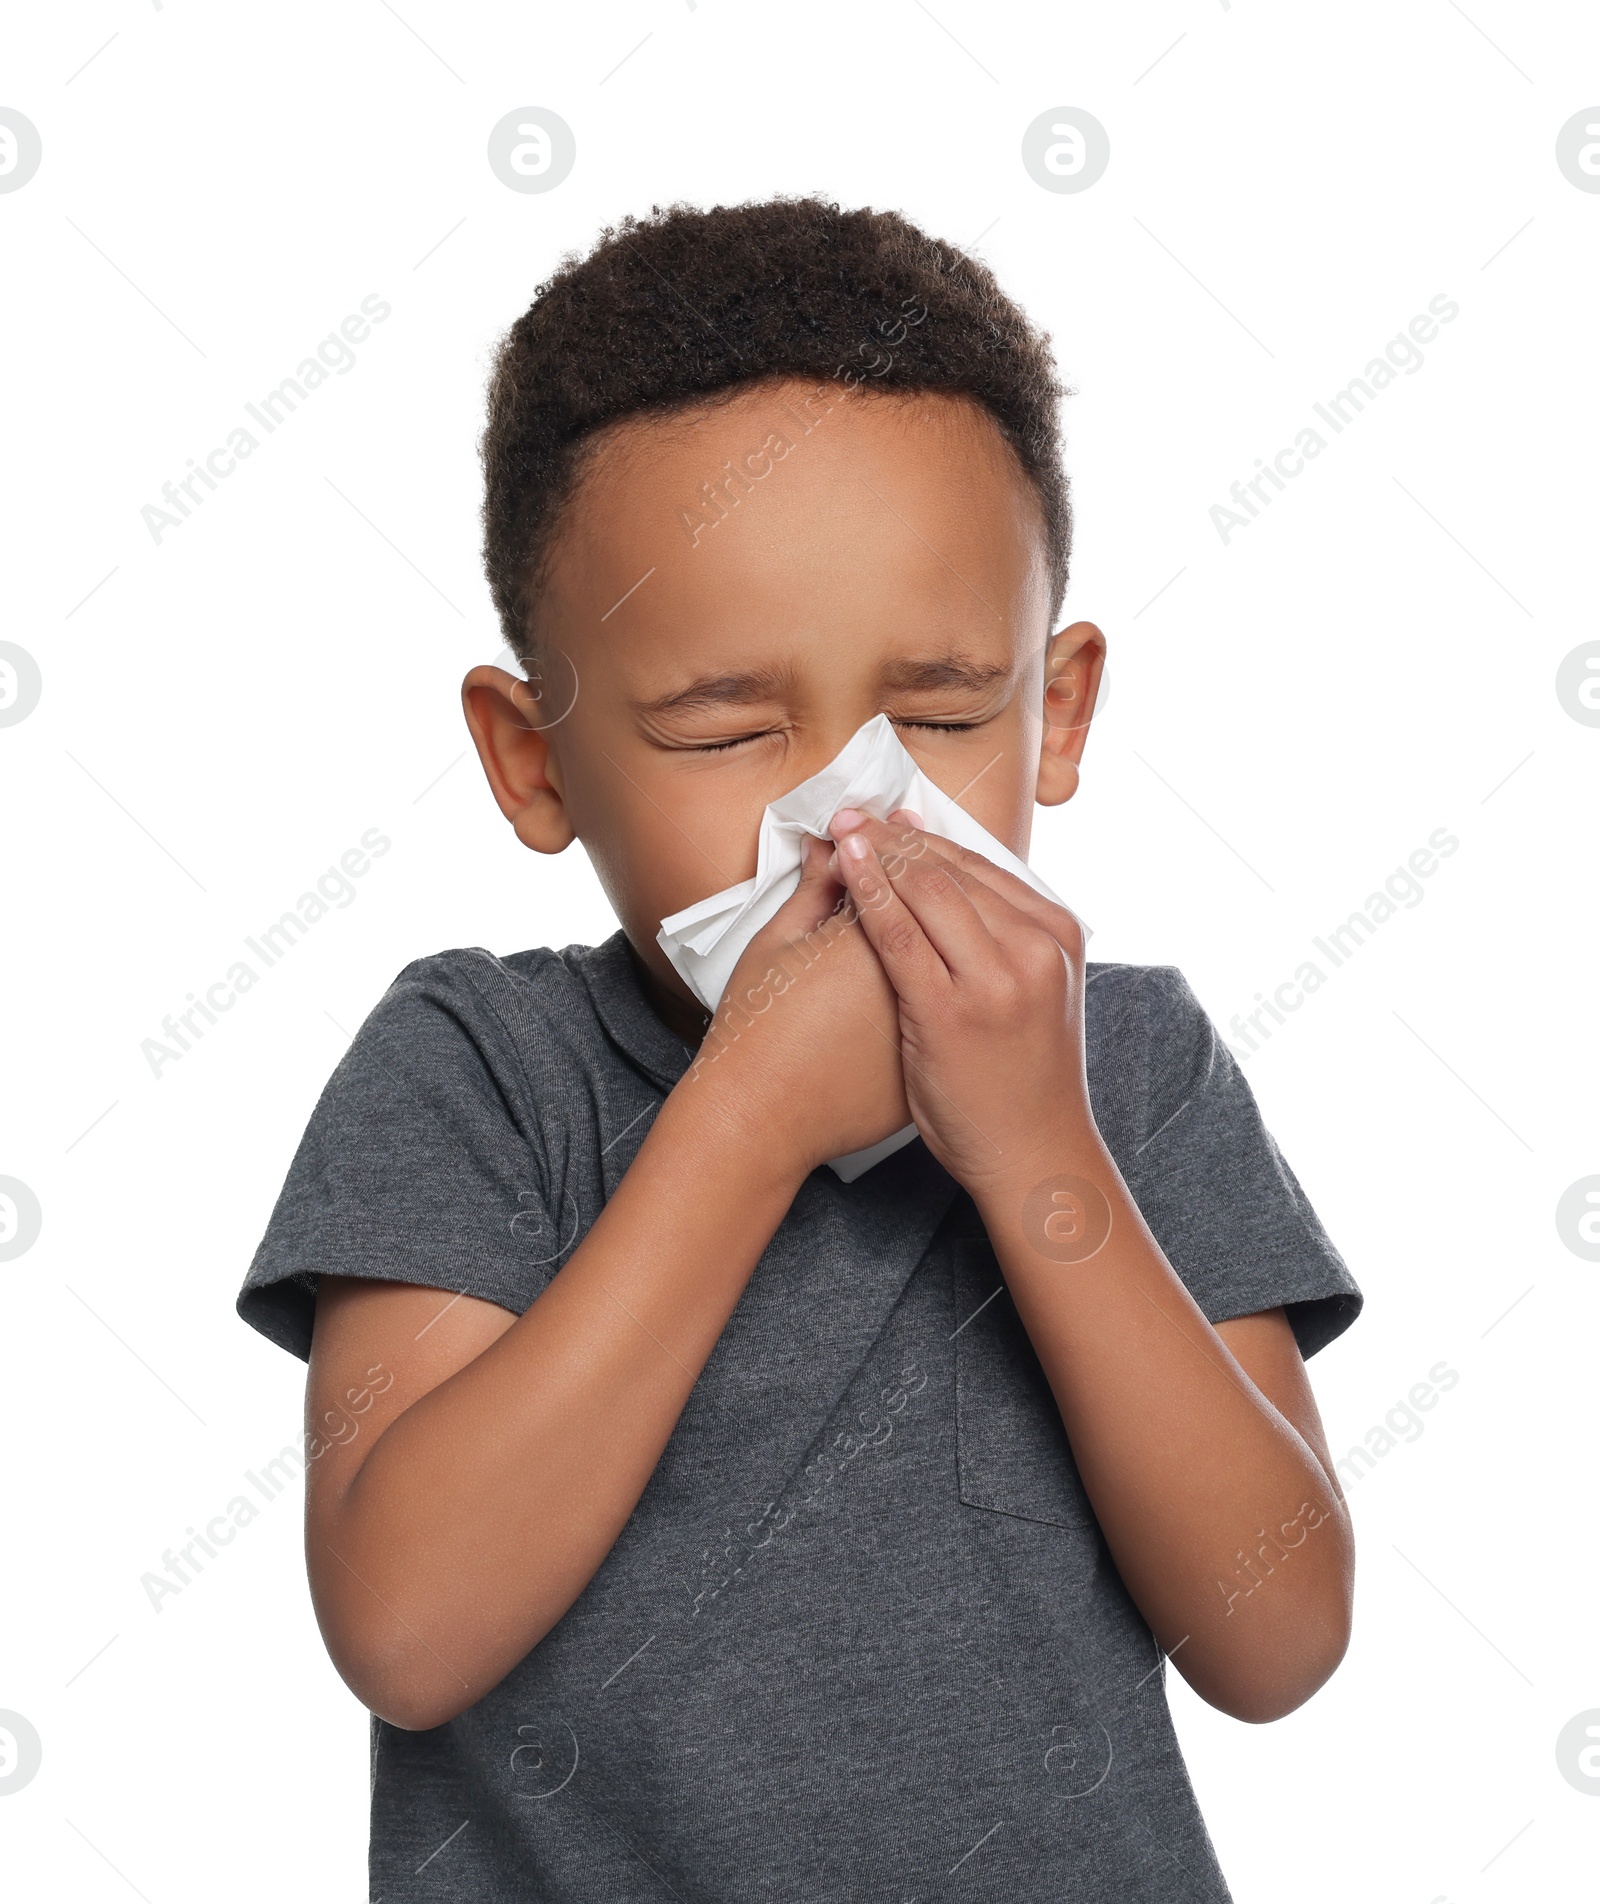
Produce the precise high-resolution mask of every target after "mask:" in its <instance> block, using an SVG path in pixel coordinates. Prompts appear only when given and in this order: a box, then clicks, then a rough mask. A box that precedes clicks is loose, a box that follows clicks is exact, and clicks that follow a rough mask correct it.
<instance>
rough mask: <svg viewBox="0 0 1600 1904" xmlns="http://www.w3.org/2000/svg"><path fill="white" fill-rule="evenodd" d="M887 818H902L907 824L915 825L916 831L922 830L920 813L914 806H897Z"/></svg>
mask: <svg viewBox="0 0 1600 1904" xmlns="http://www.w3.org/2000/svg"><path fill="white" fill-rule="evenodd" d="M889 818H890V819H891V820H904V821H905V823H906V824H907V826H914V827H916V829H917V830H918V832H921V830H922V815H921V814H920V813H919V812H918V811H917V809H916V808H915V807H897V808H896V809H895V811H894V812H893V813H891V814H890V815H889Z"/></svg>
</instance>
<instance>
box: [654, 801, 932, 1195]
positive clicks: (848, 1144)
mask: <svg viewBox="0 0 1600 1904" xmlns="http://www.w3.org/2000/svg"><path fill="white" fill-rule="evenodd" d="M832 851H833V849H832V846H831V843H829V842H828V841H825V840H817V839H811V840H807V842H806V852H805V858H804V859H803V861H802V862H801V873H800V884H799V886H798V887H797V888H796V889H795V891H794V892H793V894H792V895H791V896H790V897H789V898H788V899H787V900H786V901H785V902H784V904H783V906H782V907H781V908H780V909H779V910H778V912H777V913H776V914H775V915H774V916H773V918H772V919H771V920H769V921H768V923H767V924H766V925H765V926H763V928H762V929H761V931H760V932H759V933H757V935H756V936H755V938H754V939H752V940H751V941H750V944H749V945H748V946H747V947H746V948H745V951H744V955H743V957H742V958H741V959H740V960H739V963H738V964H737V965H736V966H735V967H734V971H733V976H732V978H731V979H730V980H729V981H728V989H727V991H726V992H725V993H724V994H723V997H722V1001H721V1003H720V1004H719V1005H718V1007H717V1010H716V1013H715V1015H714V1016H713V1018H712V1021H711V1024H710V1026H709V1028H708V1029H707V1031H706V1035H705V1040H704V1042H703V1044H702V1045H701V1048H700V1052H699V1055H698V1056H697V1057H696V1059H695V1061H694V1063H693V1065H691V1066H690V1068H689V1070H688V1071H687V1072H686V1073H685V1074H684V1076H683V1078H682V1080H681V1081H680V1082H679V1084H678V1086H677V1092H679V1093H683V1094H685V1095H686V1096H687V1097H688V1098H689V1099H690V1101H691V1102H693V1101H699V1102H700V1103H702V1104H703V1105H704V1106H705V1107H706V1108H707V1109H708V1110H710V1111H712V1112H713V1113H714V1114H715V1115H716V1116H717V1117H718V1118H719V1120H721V1119H727V1120H729V1121H730V1122H731V1123H732V1125H733V1127H734V1128H735V1129H736V1130H737V1131H738V1133H739V1135H740V1136H741V1137H744V1138H747V1139H748V1138H755V1139H758V1140H759V1141H761V1142H762V1144H763V1145H764V1146H765V1145H767V1144H773V1145H776V1146H777V1147H778V1149H779V1153H780V1154H779V1156H778V1157H776V1158H774V1159H772V1160H771V1161H775V1162H777V1163H779V1165H780V1167H786V1168H787V1169H788V1171H789V1173H790V1174H792V1175H793V1176H795V1178H796V1180H797V1182H798V1180H799V1179H800V1178H803V1177H805V1176H806V1175H808V1174H809V1173H810V1172H811V1171H812V1170H814V1169H816V1167H817V1166H818V1165H819V1164H822V1163H826V1162H827V1160H828V1159H829V1158H830V1157H840V1156H843V1155H845V1154H846V1153H847V1152H849V1151H854V1150H865V1149H866V1148H867V1147H868V1146H869V1145H871V1144H876V1143H879V1142H881V1141H882V1140H883V1139H884V1138H885V1137H889V1136H892V1135H893V1133H894V1132H895V1131H897V1130H902V1129H904V1127H905V1126H906V1125H907V1124H909V1123H910V1122H911V1113H910V1111H909V1110H908V1108H907V1106H906V1092H905V1082H904V1074H903V1072H902V1069H901V1063H900V1020H899V1007H898V1001H897V999H896V997H895V991H894V987H893V986H892V985H891V984H890V983H889V980H888V977H887V975H886V973H885V972H884V969H883V966H882V964H881V963H880V962H879V959H878V955H877V953H876V952H874V951H873V949H872V946H871V944H870V942H869V941H868V939H867V936H866V934H865V932H864V931H863V930H862V928H861V924H860V922H859V920H857V919H855V918H854V917H849V916H841V915H839V914H838V913H836V912H835V907H836V906H837V905H838V903H839V901H840V899H841V898H842V897H843V896H844V887H843V886H842V884H841V883H840V882H839V881H838V880H837V879H836V878H835V877H834V876H833V875H832V874H831V873H830V872H829V871H828V864H829V860H830V858H831V856H832ZM685 1108H687V1105H686V1107H685Z"/></svg>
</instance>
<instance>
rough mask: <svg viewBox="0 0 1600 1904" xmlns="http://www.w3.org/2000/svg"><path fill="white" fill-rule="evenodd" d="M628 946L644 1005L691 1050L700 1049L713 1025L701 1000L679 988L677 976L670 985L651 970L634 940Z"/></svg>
mask: <svg viewBox="0 0 1600 1904" xmlns="http://www.w3.org/2000/svg"><path fill="white" fill-rule="evenodd" d="M627 944H628V957H629V959H630V960H631V962H632V964H633V971H634V976H635V977H636V978H637V979H638V981H639V989H640V991H642V992H643V993H644V996H645V1002H646V1003H647V1004H648V1005H649V1007H650V1009H651V1010H652V1011H653V1012H654V1013H655V1015H656V1016H657V1018H659V1019H660V1020H661V1022H662V1024H664V1025H665V1026H666V1028H667V1030H668V1031H670V1032H671V1033H672V1034H673V1035H674V1036H675V1037H678V1038H681V1039H682V1040H683V1042H684V1043H685V1044H686V1045H688V1046H689V1048H690V1049H691V1050H694V1049H696V1048H698V1046H699V1044H700V1041H701V1039H702V1038H703V1037H704V1036H705V1034H706V1027H707V1026H708V1025H709V1024H710V1023H711V1014H710V1012H708V1011H707V1010H706V1008H705V1007H704V1006H703V1005H702V1004H701V1003H700V1001H699V999H698V998H695V997H694V996H693V995H692V994H691V993H689V992H688V991H687V990H686V989H684V988H682V987H681V986H680V984H679V982H678V980H677V977H676V974H674V978H673V982H672V983H671V984H669V983H667V982H666V981H665V980H664V979H662V978H661V977H660V976H659V975H658V974H657V973H656V972H654V971H653V970H652V969H651V967H650V964H649V962H648V961H647V960H645V959H643V958H641V957H640V956H639V953H638V951H637V950H636V949H635V947H634V945H633V942H632V941H631V940H629V941H628V942H627Z"/></svg>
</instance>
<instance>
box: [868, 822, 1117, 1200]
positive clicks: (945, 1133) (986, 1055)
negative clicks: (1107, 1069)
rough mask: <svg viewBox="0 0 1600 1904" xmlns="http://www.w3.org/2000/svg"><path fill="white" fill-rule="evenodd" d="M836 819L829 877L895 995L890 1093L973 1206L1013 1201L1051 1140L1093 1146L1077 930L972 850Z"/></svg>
mask: <svg viewBox="0 0 1600 1904" xmlns="http://www.w3.org/2000/svg"><path fill="white" fill-rule="evenodd" d="M914 818H915V816H914V815H907V814H901V815H897V816H896V817H895V820H894V821H893V822H892V823H890V824H885V823H884V822H883V821H881V820H874V819H870V818H868V817H867V816H865V815H863V814H860V813H857V812H855V811H853V810H852V809H848V808H847V809H845V810H843V811H842V812H840V813H839V814H838V815H837V816H836V817H835V819H834V823H833V834H834V838H835V839H836V840H837V842H838V852H837V855H836V858H837V863H838V868H839V873H840V876H841V877H842V878H843V880H844V882H845V885H846V888H847V890H848V891H849V893H850V896H851V898H852V899H853V900H854V901H855V904H856V907H857V908H858V909H859V912H860V915H861V920H862V924H863V926H864V927H865V930H866V935H867V937H868V939H869V940H870V941H871V943H872V947H873V949H874V951H876V953H877V955H878V957H879V959H880V960H881V961H882V964H883V969H884V971H885V972H886V973H887V975H888V978H889V980H890V982H891V984H892V985H893V987H894V990H895V993H896V996H897V998H898V1000H899V1027H900V1044H901V1058H902V1064H903V1068H904V1074H905V1087H906V1098H907V1101H908V1103H909V1104H910V1107H911V1112H912V1115H913V1116H914V1117H915V1118H916V1121H917V1126H918V1128H919V1129H920V1130H921V1132H922V1136H923V1139H924V1141H925V1142H926V1143H927V1145H928V1148H929V1149H930V1150H931V1151H932V1152H933V1154H934V1155H935V1156H936V1157H937V1158H938V1160H939V1162H940V1163H941V1164H943V1165H944V1167H945V1169H946V1170H948V1171H949V1172H950V1174H951V1176H953V1177H954V1178H955V1179H956V1180H957V1181H958V1182H959V1183H960V1184H962V1185H963V1186H964V1187H965V1188H966V1189H967V1190H969V1191H971V1192H972V1193H973V1195H974V1196H980V1195H981V1193H983V1192H985V1191H988V1190H993V1189H1003V1190H1009V1189H1011V1188H1016V1189H1018V1192H1019V1194H1020V1193H1021V1192H1022V1191H1023V1190H1025V1189H1026V1187H1027V1185H1028V1184H1029V1183H1031V1181H1032V1175H1030V1172H1031V1173H1033V1174H1035V1175H1036V1174H1037V1171H1038V1170H1039V1169H1041V1168H1046V1167H1048V1166H1049V1165H1050V1164H1051V1163H1053V1162H1055V1161H1057V1160H1059V1158H1060V1156H1061V1151H1062V1145H1063V1141H1064V1140H1065V1141H1067V1142H1071V1143H1074V1144H1076V1143H1079V1142H1083V1143H1088V1144H1090V1145H1093V1146H1096V1147H1097V1146H1098V1144H1099V1141H1100V1140H1099V1134H1098V1131H1097V1130H1096V1128H1095V1124H1094V1118H1093V1114H1092V1112H1091V1110H1090V1106H1089V1091H1088V1082H1087V1077H1086V1074H1085V1070H1084V1052H1083V928H1082V926H1081V925H1080V924H1079V922H1078V920H1077V919H1075V918H1074V917H1073V915H1072V914H1071V913H1070V912H1068V911H1067V910H1066V908H1065V907H1063V906H1057V905H1053V904H1052V903H1051V902H1050V901H1049V900H1048V899H1045V898H1043V897H1042V896H1041V895H1040V894H1038V893H1036V892H1035V891H1034V890H1033V888H1032V887H1031V886H1028V885H1026V884H1024V882H1023V881H1022V880H1020V879H1017V878H1015V877H1014V876H1013V875H1012V874H1010V873H1006V872H1002V871H1001V869H1000V868H999V867H997V866H995V865H994V864H993V863H992V862H991V861H989V860H987V859H985V858H983V856H982V855H981V854H978V853H973V852H970V851H968V850H967V849H966V848H965V847H961V846H957V845H956V844H954V842H953V841H950V840H946V839H941V838H939V837H938V836H937V835H935V834H931V833H924V832H922V831H920V830H919V829H918V828H917V827H916V826H915V825H913V824H910V823H909V822H910V821H911V820H913V819H914Z"/></svg>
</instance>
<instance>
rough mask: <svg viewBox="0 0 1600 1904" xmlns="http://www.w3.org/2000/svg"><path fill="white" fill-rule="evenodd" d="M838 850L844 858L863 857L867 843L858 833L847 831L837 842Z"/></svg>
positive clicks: (865, 854) (865, 855) (865, 853)
mask: <svg viewBox="0 0 1600 1904" xmlns="http://www.w3.org/2000/svg"><path fill="white" fill-rule="evenodd" d="M839 851H840V852H841V853H843V854H844V856H845V858H846V859H865V858H866V857H867V843H866V841H865V840H864V839H863V838H862V837H861V835H860V834H859V833H847V834H846V835H845V836H844V838H843V839H842V840H840V842H839Z"/></svg>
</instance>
